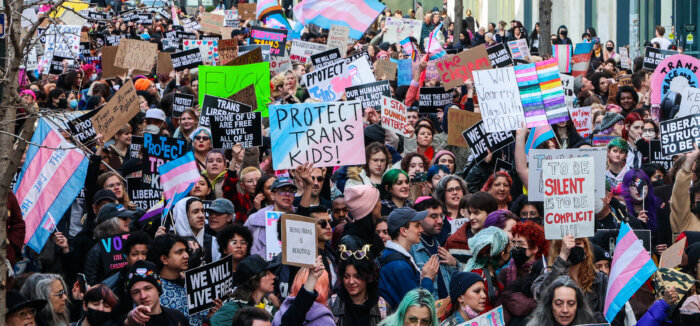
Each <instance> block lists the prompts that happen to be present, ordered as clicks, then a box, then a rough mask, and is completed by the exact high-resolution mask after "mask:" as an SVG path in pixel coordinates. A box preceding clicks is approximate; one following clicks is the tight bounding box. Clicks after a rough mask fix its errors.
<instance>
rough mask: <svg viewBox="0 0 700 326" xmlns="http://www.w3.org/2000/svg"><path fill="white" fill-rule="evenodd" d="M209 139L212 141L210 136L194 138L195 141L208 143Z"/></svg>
mask: <svg viewBox="0 0 700 326" xmlns="http://www.w3.org/2000/svg"><path fill="white" fill-rule="evenodd" d="M209 139H211V138H209V136H194V140H201V141H207V140H209Z"/></svg>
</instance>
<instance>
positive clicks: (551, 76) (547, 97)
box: [535, 58, 569, 124]
mask: <svg viewBox="0 0 700 326" xmlns="http://www.w3.org/2000/svg"><path fill="white" fill-rule="evenodd" d="M535 67H537V79H538V80H539V83H540V92H541V94H542V104H543V105H544V109H545V111H546V112H547V121H549V124H555V123H559V122H564V121H567V120H569V112H568V111H567V109H566V101H565V99H564V89H563V88H562V86H561V79H559V70H558V68H557V60H556V59H555V58H551V59H549V60H544V61H540V62H537V63H535Z"/></svg>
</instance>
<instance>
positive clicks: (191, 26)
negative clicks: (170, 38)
mask: <svg viewBox="0 0 700 326" xmlns="http://www.w3.org/2000/svg"><path fill="white" fill-rule="evenodd" d="M182 26H184V27H185V31H187V32H192V31H198V30H199V29H200V28H202V26H200V25H199V22H198V21H197V18H195V17H186V18H183V19H182Z"/></svg>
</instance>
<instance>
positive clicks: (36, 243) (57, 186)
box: [13, 119, 88, 252]
mask: <svg viewBox="0 0 700 326" xmlns="http://www.w3.org/2000/svg"><path fill="white" fill-rule="evenodd" d="M31 142H32V143H33V144H41V146H42V147H41V148H40V147H38V146H36V145H29V148H28V149H27V157H26V158H25V160H24V166H22V172H20V174H19V177H18V178H17V183H16V184H15V188H14V189H13V192H14V193H15V196H16V197H17V201H18V202H19V207H20V210H21V211H22V217H23V218H24V224H25V234H24V243H26V244H27V245H28V246H29V247H30V248H32V249H33V250H34V251H36V252H41V249H43V248H44V244H46V240H47V239H48V238H49V236H51V233H52V232H53V230H54V229H55V228H56V224H58V222H60V221H61V217H63V214H64V213H65V212H66V210H68V208H70V206H71V204H73V201H74V200H75V198H76V197H77V196H78V194H79V193H80V190H81V189H83V186H84V185H85V175H86V174H87V166H88V160H87V158H86V157H85V154H83V152H82V151H81V150H79V149H75V148H73V147H74V146H73V145H72V144H70V143H68V142H67V141H66V140H65V139H64V138H63V136H61V134H59V133H58V132H57V131H56V130H54V129H53V128H51V126H50V125H49V123H48V121H47V120H46V119H39V123H38V124H37V127H36V130H35V131H34V135H33V136H32V140H31ZM54 148H66V149H54Z"/></svg>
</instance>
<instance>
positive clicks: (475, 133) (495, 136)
mask: <svg viewBox="0 0 700 326" xmlns="http://www.w3.org/2000/svg"><path fill="white" fill-rule="evenodd" d="M462 137H463V138H464V139H465V140H466V142H467V145H468V146H469V148H470V149H471V150H472V155H473V156H474V160H473V161H474V162H477V163H478V162H481V161H482V160H483V159H484V158H486V156H487V155H488V151H491V153H493V152H495V151H497V150H499V149H501V148H502V147H504V146H506V145H508V144H510V143H512V142H514V141H515V138H513V134H512V133H511V132H505V131H501V132H494V133H487V132H486V129H485V128H484V122H483V121H479V122H477V123H475V124H474V125H473V126H471V127H469V128H468V129H467V130H465V131H463V132H462Z"/></svg>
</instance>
